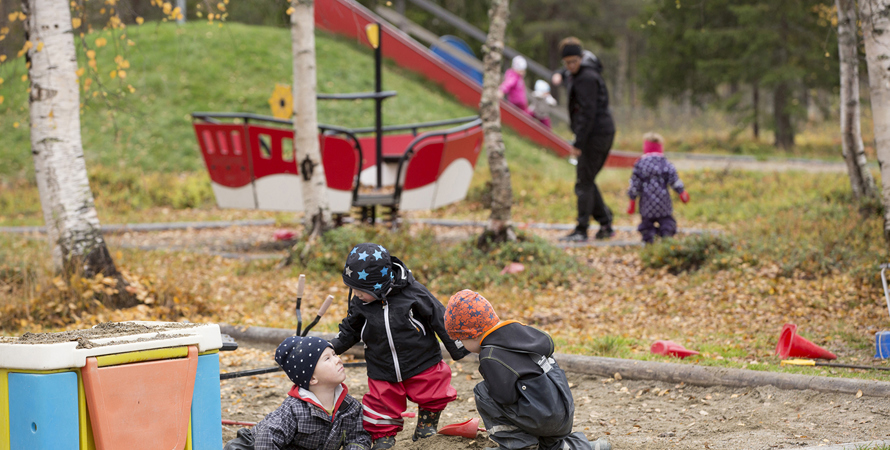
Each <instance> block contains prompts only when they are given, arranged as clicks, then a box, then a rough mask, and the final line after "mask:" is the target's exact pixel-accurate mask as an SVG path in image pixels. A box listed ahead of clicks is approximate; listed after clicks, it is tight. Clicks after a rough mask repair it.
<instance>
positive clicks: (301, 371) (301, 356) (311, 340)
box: [275, 336, 333, 389]
mask: <svg viewBox="0 0 890 450" xmlns="http://www.w3.org/2000/svg"><path fill="white" fill-rule="evenodd" d="M327 347H331V348H333V346H332V345H331V343H330V342H328V341H326V340H324V339H322V338H318V337H315V336H306V337H300V336H291V337H289V338H287V339H285V340H284V342H282V343H281V344H278V350H276V351H275V362H277V363H278V365H279V366H281V368H282V369H284V373H286V374H287V377H288V378H290V380H291V381H293V382H294V384H296V385H297V386H299V387H301V388H303V389H309V380H311V379H312V375H313V374H314V373H315V366H316V364H318V358H321V354H322V352H324V349H325V348H327Z"/></svg>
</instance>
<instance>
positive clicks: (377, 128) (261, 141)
mask: <svg viewBox="0 0 890 450" xmlns="http://www.w3.org/2000/svg"><path fill="white" fill-rule="evenodd" d="M366 33H367V34H368V37H369V41H374V42H376V44H375V45H374V46H373V47H374V48H375V52H374V54H375V58H374V60H375V64H374V66H375V71H374V72H375V91H374V92H370V93H352V94H319V95H317V99H318V100H363V99H367V100H373V101H374V102H375V125H374V127H368V128H353V129H350V128H345V127H339V126H335V125H324V124H319V125H318V129H319V135H318V144H319V150H320V153H321V163H322V167H323V168H324V173H325V178H326V183H327V192H326V194H327V197H328V204H329V206H330V210H331V212H332V213H335V214H337V215H338V216H342V215H343V214H347V213H349V212H350V211H351V210H352V209H353V208H354V207H357V208H360V210H361V219H362V220H363V221H369V222H371V223H373V222H374V221H375V220H376V216H377V212H376V208H377V207H378V206H380V207H383V208H387V209H388V210H389V219H390V220H391V223H392V224H393V225H395V224H396V219H397V216H398V211H400V210H409V211H410V210H427V209H435V208H438V207H440V206H444V205H447V204H449V203H454V202H457V201H460V200H463V199H464V198H466V195H467V191H468V190H469V187H470V181H471V180H472V178H473V172H474V170H475V167H476V161H477V160H478V158H479V153H480V152H481V148H482V127H481V124H482V121H481V120H480V119H479V117H478V116H470V117H463V118H458V119H451V120H440V121H433V122H424V123H415V124H408V125H395V126H387V127H384V126H383V120H382V103H383V101H384V100H386V99H388V98H392V97H394V96H395V95H396V92H395V91H383V90H382V80H381V75H382V70H381V61H382V52H381V44H382V42H381V37H382V36H381V34H382V27H381V26H380V25H379V24H368V26H367V27H366ZM284 115H285V117H286V116H287V115H289V111H285V112H284ZM192 118H193V123H192V125H193V127H194V129H195V135H196V137H197V139H198V144H199V146H200V148H201V155H202V156H203V158H204V162H205V164H206V166H207V170H208V172H209V174H210V180H211V186H212V188H213V193H214V196H215V197H216V201H217V205H218V206H219V207H221V208H241V209H261V210H276V211H303V210H304V209H305V208H304V204H303V182H304V181H308V179H309V178H310V177H309V176H307V175H306V174H307V173H311V171H312V170H313V163H312V161H310V160H309V159H308V157H307V158H305V159H304V160H302V161H298V158H297V156H296V153H297V151H296V149H295V148H294V128H293V122H292V121H291V120H288V119H282V118H276V117H269V116H261V115H257V114H250V113H226V112H195V113H192ZM441 127H449V128H446V129H441ZM421 130H426V131H424V132H422V133H421Z"/></svg>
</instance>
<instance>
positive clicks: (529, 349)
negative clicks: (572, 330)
mask: <svg viewBox="0 0 890 450" xmlns="http://www.w3.org/2000/svg"><path fill="white" fill-rule="evenodd" d="M480 346H481V347H482V349H481V351H480V352H479V373H481V374H482V378H484V379H485V381H484V382H485V383H486V384H487V386H488V392H489V394H490V395H491V398H492V399H493V400H494V401H495V402H497V403H500V404H502V405H512V404H514V403H516V401H517V400H518V399H519V397H520V391H521V390H522V389H523V384H522V381H523V380H528V379H531V378H536V377H538V376H540V375H541V374H543V373H544V370H543V369H542V368H541V366H540V365H538V364H537V363H536V362H535V358H537V357H538V355H539V356H542V357H544V358H550V357H551V356H553V351H554V345H553V339H552V338H551V337H550V335H549V334H547V333H545V332H543V331H541V330H538V329H536V328H533V327H530V326H527V325H523V324H521V323H519V322H515V321H506V322H503V323H501V324H500V325H498V327H497V328H495V329H494V330H492V331H490V332H489V333H488V334H487V335H485V336H484V337H483V338H482V341H481V342H480ZM555 364H556V363H555V362H554V363H553V365H554V366H555ZM525 394H531V393H529V392H525Z"/></svg>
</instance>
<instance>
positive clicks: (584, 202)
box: [575, 133, 615, 230]
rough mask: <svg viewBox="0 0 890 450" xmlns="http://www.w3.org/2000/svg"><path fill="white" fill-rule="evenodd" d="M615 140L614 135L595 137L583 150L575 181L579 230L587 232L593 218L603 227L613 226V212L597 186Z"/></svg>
mask: <svg viewBox="0 0 890 450" xmlns="http://www.w3.org/2000/svg"><path fill="white" fill-rule="evenodd" d="M614 139H615V134H614V133H612V134H601V135H593V136H591V137H590V140H589V141H588V143H587V146H586V147H585V148H582V149H581V156H579V157H578V166H577V180H576V181H575V195H577V196H578V228H583V229H585V230H586V229H587V227H588V226H590V217H591V216H593V220H596V221H597V223H599V224H600V225H601V226H606V225H612V210H611V209H609V207H608V206H607V205H606V202H605V201H603V196H602V194H600V190H599V188H598V187H597V186H596V176H597V175H598V174H599V173H600V170H602V168H603V165H604V164H605V163H606V158H608V157H609V151H611V150H612V141H613V140H614Z"/></svg>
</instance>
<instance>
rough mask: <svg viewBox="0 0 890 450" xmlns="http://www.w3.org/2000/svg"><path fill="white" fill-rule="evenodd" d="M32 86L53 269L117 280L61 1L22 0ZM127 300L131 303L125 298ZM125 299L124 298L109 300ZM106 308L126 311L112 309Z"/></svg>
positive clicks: (34, 148)
mask: <svg viewBox="0 0 890 450" xmlns="http://www.w3.org/2000/svg"><path fill="white" fill-rule="evenodd" d="M22 7H23V12H24V14H25V15H26V16H27V20H26V21H25V23H24V27H25V38H26V39H27V40H28V41H30V42H31V44H32V47H31V48H30V50H28V54H27V61H28V62H29V63H30V68H29V69H28V76H29V77H30V80H31V92H30V98H29V106H30V115H31V152H32V154H33V156H34V169H35V175H36V178H37V188H38V190H39V192H40V203H41V206H42V207H43V218H44V221H45V222H46V229H47V235H48V237H49V242H50V245H51V246H52V257H53V264H54V266H55V268H56V270H58V271H65V272H66V273H80V274H82V275H83V276H87V277H92V276H95V275H96V274H103V275H106V276H111V277H115V278H117V279H118V281H119V284H120V282H121V281H120V280H121V278H120V275H119V273H118V271H117V269H116V267H115V265H114V261H112V259H111V255H110V254H109V253H108V247H106V245H105V240H104V239H103V238H102V233H101V231H100V228H99V217H98V216H97V215H96V207H95V204H94V200H93V193H92V191H91V190H90V184H89V179H88V177H87V168H86V163H85V162H84V155H83V143H82V141H81V136H80V92H79V91H78V84H77V76H76V74H75V72H76V71H77V58H76V55H75V51H74V37H73V36H74V35H73V32H72V28H71V11H70V10H69V9H68V2H67V1H65V0H25V1H23V2H22ZM127 298H129V297H127ZM119 301H124V300H123V297H121V298H116V299H114V300H112V302H119ZM111 306H128V305H127V304H115V305H111Z"/></svg>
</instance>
